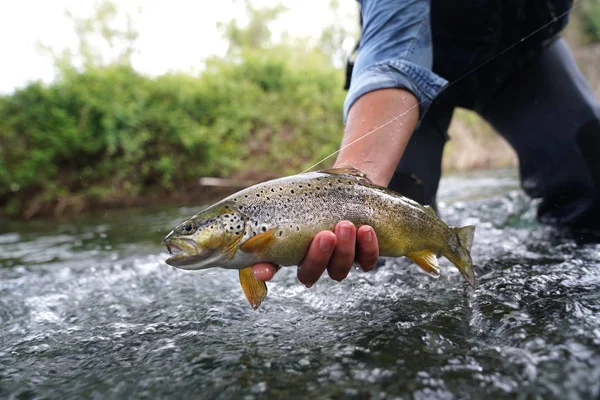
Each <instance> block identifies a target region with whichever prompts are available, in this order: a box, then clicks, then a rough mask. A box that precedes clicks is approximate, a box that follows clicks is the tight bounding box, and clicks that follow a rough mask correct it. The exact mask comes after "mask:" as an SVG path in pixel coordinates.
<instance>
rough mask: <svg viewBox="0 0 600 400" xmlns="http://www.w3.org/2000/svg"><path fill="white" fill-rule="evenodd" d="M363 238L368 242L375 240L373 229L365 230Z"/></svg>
mask: <svg viewBox="0 0 600 400" xmlns="http://www.w3.org/2000/svg"><path fill="white" fill-rule="evenodd" d="M363 239H364V240H365V241H367V242H371V241H372V240H373V230H372V229H371V228H368V229H367V230H365V234H364V237H363Z"/></svg>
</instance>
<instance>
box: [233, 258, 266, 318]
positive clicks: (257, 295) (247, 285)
mask: <svg viewBox="0 0 600 400" xmlns="http://www.w3.org/2000/svg"><path fill="white" fill-rule="evenodd" d="M240 285H242V290H243V291H244V294H245V295H246V298H247V299H248V302H249V303H250V306H251V307H252V309H253V310H256V309H257V308H258V307H260V305H261V303H262V302H263V300H264V299H265V297H266V296H267V284H266V283H265V282H264V281H259V280H258V279H256V278H255V277H254V273H253V272H252V267H246V268H244V269H240Z"/></svg>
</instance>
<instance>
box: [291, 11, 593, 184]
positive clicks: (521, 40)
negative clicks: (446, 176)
mask: <svg viewBox="0 0 600 400" xmlns="http://www.w3.org/2000/svg"><path fill="white" fill-rule="evenodd" d="M582 1H583V0H579V1H574V2H573V6H572V7H571V8H570V9H568V10H567V11H565V12H564V13H562V14H560V15H559V16H555V17H554V18H552V21H549V22H547V23H545V24H544V25H542V26H541V27H539V28H537V29H536V30H534V31H533V32H531V33H529V34H528V35H526V36H523V37H522V38H521V39H520V40H519V41H518V42H515V43H514V44H512V45H510V46H508V47H507V48H506V49H504V50H502V51H501V52H500V53H498V54H496V55H495V56H494V57H492V58H490V59H489V60H486V61H484V62H482V63H481V64H479V65H478V66H477V67H475V68H473V69H472V70H470V71H469V72H467V73H465V74H464V75H463V76H461V77H460V78H458V79H456V80H454V81H453V82H451V83H449V84H448V85H447V86H446V87H445V88H444V89H443V90H447V89H448V88H449V87H450V86H452V85H454V84H455V83H457V82H459V81H460V80H461V79H464V78H466V77H467V76H469V75H471V74H472V73H474V72H475V71H477V70H478V69H480V68H482V67H484V66H485V65H487V64H489V63H490V62H492V61H494V60H495V59H496V58H498V57H500V56H502V55H503V54H504V53H506V52H507V51H509V50H511V49H513V48H515V47H516V46H518V45H519V44H521V43H523V42H524V41H526V40H527V39H529V38H530V37H532V36H534V35H535V34H536V33H538V32H540V31H541V30H543V29H544V28H546V27H548V26H550V25H551V24H553V23H555V22H556V21H557V20H558V19H559V18H562V17H564V16H565V15H567V14H569V13H570V12H572V11H573V10H574V9H575V8H577V7H579V5H580V3H582ZM424 102H425V100H423V101H421V102H420V103H418V104H415V105H414V106H412V107H411V108H409V109H408V110H406V111H404V112H403V113H401V114H400V115H397V116H395V117H394V118H392V119H390V120H389V121H387V122H386V123H384V124H382V125H380V126H378V127H377V128H374V129H373V130H371V131H369V132H367V133H365V134H364V135H362V136H360V137H359V138H357V139H354V140H353V141H351V142H350V143H348V144H346V145H344V146H342V147H340V148H339V149H338V150H336V151H334V152H333V153H331V154H329V155H328V156H327V157H325V158H323V159H322V160H320V161H318V162H317V163H316V164H314V165H312V166H310V167H308V168H307V169H305V170H304V171H302V173H305V172H308V171H310V170H311V169H313V168H314V167H316V166H317V165H319V164H321V163H323V162H324V161H327V160H328V159H330V158H331V157H333V156H334V155H336V154H338V153H339V152H340V151H342V150H344V149H346V148H348V147H350V146H352V145H353V144H354V143H357V142H359V141H361V140H363V139H364V138H366V137H367V136H369V135H371V134H372V133H375V132H377V131H378V130H380V129H382V128H385V127H386V126H388V125H389V124H391V123H392V122H394V121H397V120H398V119H399V118H401V117H403V116H405V115H406V114H408V113H409V112H410V111H412V110H414V109H415V108H417V107H419V106H420V105H421V104H423V103H424Z"/></svg>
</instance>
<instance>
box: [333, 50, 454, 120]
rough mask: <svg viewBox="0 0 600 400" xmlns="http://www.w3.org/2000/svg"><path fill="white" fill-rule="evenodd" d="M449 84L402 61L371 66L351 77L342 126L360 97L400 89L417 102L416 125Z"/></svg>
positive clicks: (416, 66)
mask: <svg viewBox="0 0 600 400" xmlns="http://www.w3.org/2000/svg"><path fill="white" fill-rule="evenodd" d="M447 84H448V81H447V80H445V79H443V78H442V77H440V76H438V75H436V74H435V73H433V72H432V71H431V70H429V69H426V68H423V67H421V66H420V65H418V64H414V63H411V62H409V61H405V60H389V61H382V62H379V63H377V64H373V65H371V66H369V67H367V68H364V69H363V70H361V71H360V72H359V73H358V74H356V75H354V76H353V77H352V83H351V85H350V90H349V91H348V95H347V96H346V101H345V102H344V124H345V123H346V120H347V118H348V111H349V110H350V107H352V105H353V104H354V102H355V101H356V100H358V98H359V97H361V96H363V95H365V94H367V93H369V92H372V91H374V90H379V89H390V88H401V89H406V90H409V91H410V92H412V93H413V94H414V95H415V96H416V98H417V101H418V102H419V111H420V112H419V122H420V121H421V120H422V119H423V117H424V116H425V113H426V112H427V110H428V109H429V106H431V103H432V102H433V100H434V99H435V98H436V97H437V96H438V95H439V94H440V93H441V91H442V89H444V88H445V87H446V85H447Z"/></svg>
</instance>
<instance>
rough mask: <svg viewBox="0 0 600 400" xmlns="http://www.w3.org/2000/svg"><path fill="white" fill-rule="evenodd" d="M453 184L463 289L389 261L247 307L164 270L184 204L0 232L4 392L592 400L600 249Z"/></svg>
mask: <svg viewBox="0 0 600 400" xmlns="http://www.w3.org/2000/svg"><path fill="white" fill-rule="evenodd" d="M450 179H451V180H445V181H443V182H442V185H441V188H440V196H441V198H442V200H444V203H443V204H442V206H441V207H440V208H441V210H440V212H441V214H442V216H443V217H444V219H446V220H448V221H449V222H450V223H452V224H454V225H465V224H469V223H475V224H477V232H476V238H475V245H474V248H473V256H474V259H475V260H476V265H477V274H478V281H479V283H478V287H477V288H476V289H475V290H472V289H470V288H469V286H468V285H467V284H465V283H464V282H462V280H461V277H460V274H459V273H458V271H456V269H455V268H453V267H452V266H451V264H450V263H449V262H447V261H446V260H442V261H441V268H442V276H441V277H440V279H438V280H433V279H431V278H429V277H427V276H426V275H424V274H422V273H420V271H419V269H418V268H417V267H416V266H414V265H413V264H411V263H410V262H408V261H407V260H405V259H401V260H393V259H386V260H383V262H382V263H381V265H380V267H379V268H378V269H377V271H376V272H373V273H363V272H360V271H352V272H351V274H350V276H349V278H348V279H346V280H345V281H344V282H342V283H337V282H335V281H331V280H328V279H323V280H321V281H319V282H318V283H317V284H316V285H315V286H313V287H312V288H311V289H305V288H304V287H303V286H302V285H300V284H299V283H298V282H297V280H296V276H295V269H294V268H284V269H282V270H281V271H280V272H279V273H278V274H277V276H276V278H275V280H274V282H272V283H271V284H270V286H269V297H268V298H267V301H266V302H265V303H264V304H263V306H262V308H261V309H260V310H259V311H258V312H253V311H251V310H250V309H249V307H248V306H247V304H246V302H245V300H244V298H243V294H242V293H241V290H240V288H239V283H238V282H237V274H236V273H235V272H233V271H226V270H209V271H181V270H176V269H173V268H171V267H169V266H167V265H165V264H164V259H165V258H166V255H165V254H163V250H162V248H160V243H159V241H160V238H161V237H162V234H163V233H164V232H165V231H168V230H169V229H170V227H171V226H172V225H173V224H174V223H176V222H179V221H181V220H183V219H185V217H187V216H188V215H189V214H190V213H191V212H193V211H194V210H189V209H182V210H177V209H172V210H169V211H165V210H160V211H157V212H140V213H134V212H127V213H111V214H108V215H106V216H105V215H102V216H95V217H94V216H92V217H87V218H84V219H78V220H74V221H71V222H65V223H62V224H60V225H59V226H56V225H55V224H48V226H47V225H44V224H43V223H35V224H32V225H30V226H27V227H22V226H10V225H8V226H5V227H3V228H2V229H4V231H3V232H0V254H2V256H0V257H1V258H0V265H2V268H0V397H2V398H20V397H22V398H35V397H44V398H78V397H102V398H147V397H152V398H156V397H176V398H184V397H197V396H198V393H202V396H203V397H204V398H218V399H229V398H241V397H243V398H248V399H251V398H257V399H258V398H283V397H308V396H311V397H315V398H373V399H384V398H385V399H387V398H398V397H412V398H417V399H432V398H433V399H436V398H437V399H454V398H515V397H517V398H542V397H546V398H594V396H597V394H598V392H599V391H600V386H599V382H600V278H599V277H600V262H599V261H598V260H599V259H600V257H599V256H600V245H599V244H598V242H594V241H583V242H582V241H581V240H579V239H577V238H572V237H567V236H564V235H562V234H560V233H557V232H555V231H552V230H551V229H548V228H545V227H543V226H540V225H539V224H537V223H536V222H535V218H534V215H535V214H534V210H535V207H534V204H532V203H531V202H530V201H529V200H528V199H527V198H526V197H525V196H523V195H522V194H520V192H518V191H516V187H517V182H516V181H515V180H514V174H512V173H511V174H509V175H503V174H502V175H499V176H494V175H485V176H474V177H470V178H469V179H463V178H450ZM494 183H496V184H494ZM457 187H458V188H461V190H459V191H457V190H454V188H457ZM498 187H501V188H502V190H500V191H498V189H497V188H498ZM475 188H480V189H479V190H483V191H482V192H478V190H477V189H475ZM481 188H483V189H481ZM157 238H158V239H157Z"/></svg>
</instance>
